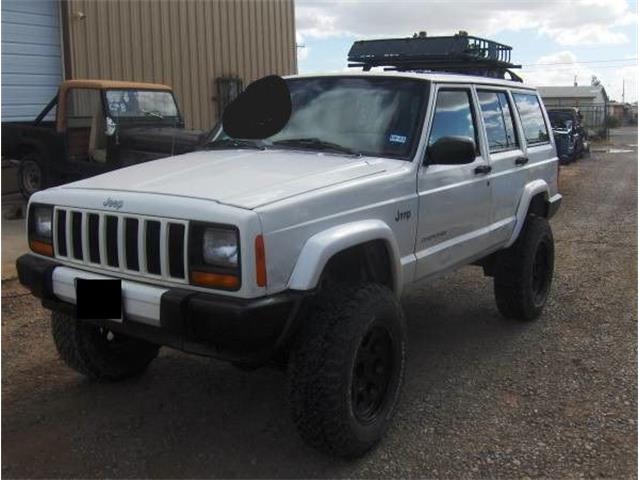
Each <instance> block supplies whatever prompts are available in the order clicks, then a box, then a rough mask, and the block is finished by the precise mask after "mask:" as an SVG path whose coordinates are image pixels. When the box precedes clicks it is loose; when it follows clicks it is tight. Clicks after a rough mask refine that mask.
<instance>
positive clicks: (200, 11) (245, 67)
mask: <svg viewBox="0 0 640 480" xmlns="http://www.w3.org/2000/svg"><path fill="white" fill-rule="evenodd" d="M63 1H64V0H63ZM67 4H68V8H67V18H66V21H67V22H68V26H69V37H70V45H69V49H68V51H69V52H70V66H71V78H103V79H111V80H131V81H144V82H154V83H164V84H168V85H171V86H172V87H173V88H174V90H175V92H176V96H177V97H178V101H179V103H180V108H181V110H182V113H183V115H184V116H185V120H186V122H187V126H189V127H193V128H210V127H211V126H212V125H213V123H214V122H215V119H216V118H217V110H216V102H215V99H214V97H215V96H216V84H215V79H216V78H217V77H222V76H238V77H240V78H242V80H243V82H244V85H245V86H246V85H247V84H248V83H250V82H252V81H254V80H256V79H257V78H260V77H262V76H265V75H269V74H273V73H275V74H279V75H289V74H293V73H296V70H297V64H296V47H295V24H294V0H188V1H186V0H184V1H180V0H110V1H109V0H67ZM82 14H84V17H83V16H82Z"/></svg>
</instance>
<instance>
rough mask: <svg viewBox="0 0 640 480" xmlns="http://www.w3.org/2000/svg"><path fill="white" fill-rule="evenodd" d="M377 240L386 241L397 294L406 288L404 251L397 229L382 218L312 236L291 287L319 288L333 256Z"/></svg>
mask: <svg viewBox="0 0 640 480" xmlns="http://www.w3.org/2000/svg"><path fill="white" fill-rule="evenodd" d="M372 242H373V243H375V244H378V245H384V247H385V249H386V254H387V258H388V260H389V262H388V263H389V275H390V286H391V288H392V290H393V291H394V293H395V294H396V295H399V294H400V292H401V290H402V267H401V262H400V251H399V248H398V244H397V242H396V239H395V236H394V234H393V230H391V228H390V227H389V225H387V224H386V223H385V222H383V221H381V220H373V219H371V220H363V221H358V222H352V223H347V224H343V225H338V226H335V227H332V228H329V229H327V230H324V231H322V232H319V233H316V234H315V235H313V236H312V237H310V238H309V239H308V240H307V241H306V243H305V244H304V246H303V248H302V251H301V252H300V255H299V256H298V260H297V262H296V264H295V267H294V269H293V272H292V274H291V276H290V277H289V282H288V288H289V289H291V290H312V289H314V288H316V287H317V286H318V284H319V282H320V279H321V277H322V275H323V273H324V271H325V268H326V267H327V266H328V265H330V262H331V261H332V259H336V258H337V256H338V255H340V254H341V253H344V252H347V251H349V250H350V249H354V248H357V247H364V246H365V245H370V244H372Z"/></svg>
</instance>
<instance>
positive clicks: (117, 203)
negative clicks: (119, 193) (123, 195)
mask: <svg viewBox="0 0 640 480" xmlns="http://www.w3.org/2000/svg"><path fill="white" fill-rule="evenodd" d="M123 205H124V202H123V201H122V200H114V199H112V198H111V197H109V198H107V199H106V200H105V201H104V202H103V203H102V206H103V207H107V208H115V209H116V210H120V209H121V208H122V206H123Z"/></svg>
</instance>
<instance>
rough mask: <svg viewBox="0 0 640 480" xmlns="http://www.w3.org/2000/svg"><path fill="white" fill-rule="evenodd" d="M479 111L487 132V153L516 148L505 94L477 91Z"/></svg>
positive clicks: (511, 118) (511, 119) (516, 143)
mask: <svg viewBox="0 0 640 480" xmlns="http://www.w3.org/2000/svg"><path fill="white" fill-rule="evenodd" d="M478 99H479V100H480V110H481V111H482V118H483V120H484V127H485V129H486V132H487V141H488V142H489V151H491V152H498V151H501V150H511V149H514V148H517V147H518V142H517V141H516V136H515V129H514V126H513V117H512V116H511V109H510V108H509V100H508V98H507V94H506V93H505V92H488V91H478Z"/></svg>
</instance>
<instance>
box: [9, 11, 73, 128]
mask: <svg viewBox="0 0 640 480" xmlns="http://www.w3.org/2000/svg"><path fill="white" fill-rule="evenodd" d="M61 81H62V49H61V35H60V13H59V4H58V1H57V0H35V1H34V0H2V121H3V122H12V121H18V120H33V119H34V118H35V117H36V115H38V113H40V111H41V110H42V109H43V108H44V107H45V105H46V104H47V103H49V100H51V99H52V98H53V96H54V95H55V94H56V91H57V89H58V85H59V84H60V82H61Z"/></svg>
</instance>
